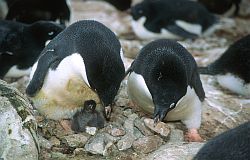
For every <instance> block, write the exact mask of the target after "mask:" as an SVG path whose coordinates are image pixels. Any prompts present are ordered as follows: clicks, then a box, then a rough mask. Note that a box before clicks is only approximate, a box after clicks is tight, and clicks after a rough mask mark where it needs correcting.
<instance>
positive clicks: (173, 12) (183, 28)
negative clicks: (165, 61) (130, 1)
mask: <svg viewBox="0 0 250 160" xmlns="http://www.w3.org/2000/svg"><path fill="white" fill-rule="evenodd" d="M131 15H132V18H133V19H132V28H133V30H134V32H135V34H136V35H137V36H138V37H139V38H140V39H159V38H168V39H183V38H184V39H186V38H190V39H194V38H197V37H198V36H201V35H209V34H211V33H212V32H213V31H214V30H215V28H216V27H215V24H216V23H217V21H218V18H217V17H215V16H214V15H213V14H211V13H210V12H209V11H208V10H207V9H206V8H205V7H204V6H202V5H201V4H199V3H197V2H193V1H188V0H144V1H143V2H141V3H138V4H136V5H135V6H133V7H132V8H131Z"/></svg>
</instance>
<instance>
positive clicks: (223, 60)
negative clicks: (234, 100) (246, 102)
mask: <svg viewBox="0 0 250 160" xmlns="http://www.w3.org/2000/svg"><path fill="white" fill-rule="evenodd" d="M199 72H200V73H201V74H208V75H213V76H215V77H216V79H217V81H218V83H219V84H220V85H221V86H222V87H223V88H226V89H228V90H230V91H232V92H234V93H237V94H240V95H244V96H246V97H250V35H247V36H245V37H243V38H241V39H239V40H238V41H236V42H235V43H234V44H232V45H231V46H230V47H229V48H228V49H227V50H226V51H225V52H224V53H223V54H222V55H221V57H219V58H218V59H217V60H216V61H214V62H213V63H211V64H209V65H208V66H207V67H199Z"/></svg>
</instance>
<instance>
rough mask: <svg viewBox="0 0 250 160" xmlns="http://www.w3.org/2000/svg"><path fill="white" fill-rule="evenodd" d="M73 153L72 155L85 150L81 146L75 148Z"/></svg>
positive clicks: (79, 153) (82, 152)
mask: <svg viewBox="0 0 250 160" xmlns="http://www.w3.org/2000/svg"><path fill="white" fill-rule="evenodd" d="M73 153H74V155H82V154H84V153H85V150H84V149H83V148H76V149H75V150H74V152H73Z"/></svg>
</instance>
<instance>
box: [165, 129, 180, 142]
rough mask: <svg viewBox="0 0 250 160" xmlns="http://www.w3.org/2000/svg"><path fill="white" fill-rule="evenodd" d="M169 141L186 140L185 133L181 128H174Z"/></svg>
mask: <svg viewBox="0 0 250 160" xmlns="http://www.w3.org/2000/svg"><path fill="white" fill-rule="evenodd" d="M168 142H173V143H174V142H184V134H183V131H182V130H180V129H172V130H171V133H170V136H169V140H168Z"/></svg>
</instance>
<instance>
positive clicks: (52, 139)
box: [49, 136, 61, 147]
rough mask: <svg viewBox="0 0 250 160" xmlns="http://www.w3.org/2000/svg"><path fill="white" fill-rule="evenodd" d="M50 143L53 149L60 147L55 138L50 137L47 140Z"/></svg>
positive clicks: (58, 141)
mask: <svg viewBox="0 0 250 160" xmlns="http://www.w3.org/2000/svg"><path fill="white" fill-rule="evenodd" d="M49 141H50V143H51V144H52V146H55V147H58V146H60V143H61V142H60V140H59V139H58V138H56V137H55V136H52V137H51V138H50V139H49Z"/></svg>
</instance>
